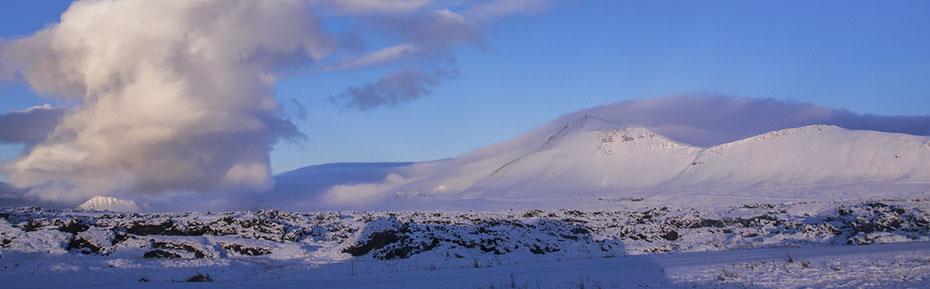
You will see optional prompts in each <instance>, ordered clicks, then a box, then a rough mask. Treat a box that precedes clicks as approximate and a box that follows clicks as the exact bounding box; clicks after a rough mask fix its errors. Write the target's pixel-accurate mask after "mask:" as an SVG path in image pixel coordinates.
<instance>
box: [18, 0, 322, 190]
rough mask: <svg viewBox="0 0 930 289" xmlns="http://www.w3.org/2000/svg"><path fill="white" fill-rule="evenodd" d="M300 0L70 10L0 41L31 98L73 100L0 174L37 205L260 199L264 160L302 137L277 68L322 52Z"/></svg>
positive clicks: (81, 5) (162, 0) (95, 5)
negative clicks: (196, 196)
mask: <svg viewBox="0 0 930 289" xmlns="http://www.w3.org/2000/svg"><path fill="white" fill-rule="evenodd" d="M329 43H330V41H329V39H328V38H327V37H326V34H325V33H324V32H323V31H322V29H321V28H320V25H319V23H318V22H317V20H316V19H315V17H314V15H313V13H311V12H310V11H309V8H308V7H306V3H304V2H302V1H288V0H275V1H252V0H199V1H190V0H159V1H148V0H129V1H80V2H76V3H74V4H73V5H72V6H71V7H70V8H69V9H68V10H67V11H66V12H65V13H64V14H62V16H61V21H60V23H58V24H55V25H52V26H49V27H47V28H46V29H44V30H41V31H39V32H37V33H36V34H34V35H31V36H29V37H26V38H23V39H19V40H15V41H12V42H10V43H8V44H6V45H4V46H3V49H2V56H3V61H4V62H5V63H6V64H7V65H11V66H13V67H14V69H16V70H17V71H18V72H19V74H21V75H22V77H23V78H24V80H25V81H27V82H28V83H29V84H30V85H31V86H32V87H33V89H34V90H36V91H37V92H40V93H43V94H48V95H55V96H58V97H61V98H65V99H67V100H68V101H70V102H71V103H75V104H76V105H75V107H73V108H72V109H71V110H70V111H69V112H67V113H65V114H64V115H63V116H62V117H61V120H60V123H59V124H58V125H57V126H56V127H55V128H54V129H53V130H52V131H51V132H50V133H49V134H48V135H47V137H45V139H44V140H42V141H41V142H38V143H36V144H35V145H33V146H32V147H31V148H30V151H29V152H28V153H27V154H26V155H24V156H22V157H21V158H19V159H16V160H13V161H11V162H8V163H6V164H4V166H3V168H2V170H3V172H4V173H5V174H7V175H8V176H9V181H10V183H12V184H13V185H15V186H18V187H29V188H31V190H30V191H29V193H28V194H29V195H31V197H34V198H38V199H43V200H55V201H64V202H76V201H83V200H85V199H87V198H88V197H90V196H93V195H99V194H123V195H125V194H139V193H156V192H165V191H201V192H211V191H221V190H230V189H233V190H263V189H267V188H268V187H269V186H270V185H271V183H270V178H269V175H270V169H269V160H268V151H269V148H270V146H271V145H272V144H274V143H275V142H276V141H278V140H280V139H282V138H287V137H294V136H299V135H300V133H299V132H298V131H297V129H296V128H295V126H294V125H293V124H292V123H290V122H289V121H288V120H286V119H283V118H281V117H279V116H278V111H279V107H278V104H277V102H276V101H275V98H274V95H273V84H274V81H275V73H276V72H280V71H281V70H282V69H287V68H288V67H292V66H294V65H304V64H307V63H308V62H310V61H313V60H314V59H319V58H321V57H323V56H324V55H325V54H326V53H327V52H328V51H329V49H328V48H329Z"/></svg>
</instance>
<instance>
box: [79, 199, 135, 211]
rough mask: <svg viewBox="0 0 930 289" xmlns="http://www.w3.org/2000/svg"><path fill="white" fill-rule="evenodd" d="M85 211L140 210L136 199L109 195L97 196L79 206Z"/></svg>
mask: <svg viewBox="0 0 930 289" xmlns="http://www.w3.org/2000/svg"><path fill="white" fill-rule="evenodd" d="M77 209H78V210H85V211H114V212H138V211H139V205H137V204H136V202H134V201H130V200H123V199H118V198H114V197H107V196H95V197H93V198H90V200H87V201H86V202H84V203H83V204H81V205H79V206H78V207H77Z"/></svg>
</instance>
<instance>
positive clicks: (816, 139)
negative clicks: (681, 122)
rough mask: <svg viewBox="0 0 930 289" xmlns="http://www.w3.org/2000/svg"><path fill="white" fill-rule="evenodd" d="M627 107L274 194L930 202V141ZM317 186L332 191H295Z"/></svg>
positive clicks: (340, 200) (467, 201) (390, 201)
mask: <svg viewBox="0 0 930 289" xmlns="http://www.w3.org/2000/svg"><path fill="white" fill-rule="evenodd" d="M621 108H623V107H622V106H621V107H619V108H618V106H617V105H606V106H601V107H596V108H592V109H588V110H582V111H578V112H573V113H570V114H567V115H564V116H562V117H559V118H557V119H555V120H553V121H550V122H548V123H546V124H544V125H542V126H540V127H538V128H536V129H533V130H531V131H529V132H527V133H525V134H523V135H520V136H518V137H516V138H513V139H511V140H508V141H504V142H501V143H497V144H493V145H490V146H487V147H484V148H481V149H478V150H475V151H472V152H469V153H466V154H463V155H461V156H458V157H455V158H451V159H445V160H439V161H432V162H422V163H414V164H409V165H406V164H396V165H391V166H384V167H378V168H376V169H375V170H372V169H371V168H361V171H358V172H357V174H358V176H365V177H364V178H356V179H355V181H351V182H338V181H336V182H333V181H332V180H333V178H332V177H327V176H326V175H320V174H312V173H310V174H301V175H300V176H299V177H295V176H296V175H292V176H288V177H286V178H285V177H282V176H279V177H278V186H279V188H286V189H282V190H279V189H276V191H286V195H290V196H294V195H297V196H299V197H297V199H302V201H300V202H286V206H284V208H293V209H301V208H310V209H506V208H558V207H562V208H569V207H573V208H598V207H607V206H617V205H621V206H649V205H656V204H659V203H661V204H675V203H677V204H684V205H708V206H716V205H720V204H727V203H733V202H757V201H760V200H769V201H772V200H774V201H793V200H824V199H837V198H840V199H847V198H861V197H915V196H918V197H926V196H927V194H928V192H930V137H928V136H919V135H909V134H901V133H889V132H878V131H868V130H848V129H844V128H840V127H837V126H832V125H807V126H800V127H794V128H783V129H780V130H774V131H770V132H762V133H761V134H757V135H746V131H740V130H736V129H726V128H721V129H720V130H719V131H714V130H707V127H698V126H693V127H672V126H669V125H666V122H662V121H659V120H660V117H657V116H651V117H650V118H651V119H652V123H654V124H656V125H632V124H631V123H629V122H624V120H627V119H629V118H630V116H625V115H623V114H622V113H621V112H629V109H626V110H624V109H621ZM634 123H635V122H634ZM736 126H746V127H748V126H753V125H745V124H738V125H736ZM769 126H770V125H768V124H766V125H757V126H755V127H759V128H761V127H769ZM658 131H663V132H673V135H675V137H673V138H672V137H665V136H663V135H662V134H661V133H658ZM682 131H686V133H682ZM748 131H754V130H748ZM704 133H706V134H707V136H703V135H702V134H704ZM723 134H725V135H723ZM742 135H745V137H743V138H741V139H737V140H735V141H726V142H720V140H726V139H731V138H733V137H734V136H742ZM709 140H715V141H709ZM690 143H712V144H713V145H711V146H708V147H701V146H695V145H690ZM351 170H352V169H351V168H349V169H347V170H345V172H350V171H351ZM314 178H316V179H318V180H319V179H322V180H324V181H323V182H327V185H326V186H324V187H323V188H320V187H314V186H309V187H308V186H303V187H301V186H294V185H292V183H293V182H294V181H297V180H303V182H304V183H306V182H307V180H308V179H314ZM337 179H338V178H337ZM294 188H297V189H294ZM291 199H294V198H291ZM644 199H645V201H642V200H644ZM640 201H642V202H640ZM298 203H299V204H303V205H297V204H298ZM288 205H291V207H288ZM295 206H296V207H295Z"/></svg>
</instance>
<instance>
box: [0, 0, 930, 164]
mask: <svg viewBox="0 0 930 289" xmlns="http://www.w3.org/2000/svg"><path fill="white" fill-rule="evenodd" d="M67 5H68V1H5V2H3V3H2V4H0V8H2V9H0V38H5V39H9V38H14V37H15V36H25V35H29V34H31V33H33V32H35V31H37V30H38V29H41V28H42V27H43V26H44V25H46V24H48V23H53V22H56V21H57V19H58V15H60V13H61V12H63V11H64V10H65V9H66V8H67ZM927 15H930V2H927V1H893V2H890V1H883V2H878V1H770V2H762V1H569V2H557V3H556V4H554V5H549V7H548V8H546V9H544V10H542V11H539V12H537V13H533V14H529V15H518V16H514V17H508V18H506V19H503V20H501V21H498V22H496V23H494V24H492V25H489V26H488V27H485V28H484V29H483V37H484V39H483V41H482V43H481V44H470V45H461V46H457V47H455V48H453V49H451V50H450V51H449V52H448V53H449V56H451V57H454V59H455V60H454V67H455V69H457V70H458V72H459V76H458V77H454V78H451V79H447V80H445V81H443V82H441V83H440V84H438V85H437V86H435V87H431V93H430V94H429V95H428V96H425V97H421V98H418V99H415V100H413V101H411V102H408V103H402V104H399V105H396V106H382V107H376V108H373V109H368V110H358V109H352V108H346V107H344V106H340V105H338V104H336V103H333V102H332V101H330V97H331V96H333V95H338V94H340V93H342V92H343V91H345V90H346V88H347V87H350V86H358V85H362V84H365V83H369V82H374V81H377V80H378V79H379V78H381V77H382V76H384V74H386V73H388V72H390V71H391V70H392V69H394V68H396V67H394V66H391V65H386V66H378V67H370V68H364V69H355V70H341V71H331V72H306V73H297V74H293V75H290V76H288V77H287V78H284V79H282V80H281V81H280V82H278V84H277V86H276V93H277V95H276V97H277V98H278V99H279V100H280V101H281V102H282V103H288V102H289V101H291V99H294V100H297V101H298V102H300V103H302V104H303V105H304V106H306V109H307V117H306V118H304V119H293V122H294V123H295V124H296V125H297V127H298V128H299V129H300V130H301V131H302V132H303V133H304V134H305V135H306V136H307V138H306V140H304V141H297V142H292V141H285V142H281V143H278V144H277V145H276V146H275V147H274V149H273V151H272V152H271V158H272V168H273V169H274V171H275V172H282V171H286V170H290V169H294V168H298V167H302V166H305V165H310V164H319V163H328V162H355V161H420V160H432V159H439V158H447V157H452V156H455V155H457V154H460V153H464V152H467V151H469V150H472V149H475V148H478V147H481V146H484V145H488V144H491V143H495V142H498V141H502V140H506V139H509V138H511V137H514V136H516V135H518V134H520V133H522V132H525V131H527V130H529V129H531V128H533V127H535V126H537V125H539V124H542V123H543V122H545V121H547V120H550V119H553V118H555V117H557V116H559V115H561V114H564V113H568V112H571V111H574V110H577V109H582V108H587V107H592V106H596V105H600V104H606V103H612V102H616V101H623V100H631V99H640V98H652V97H659V96H664V95H669V94H688V93H711V94H723V95H729V96H737V97H752V98H774V99H779V100H787V101H797V102H811V103H815V104H818V105H823V106H829V107H835V108H843V109H848V110H851V111H853V112H857V113H870V114H883V115H921V114H928V110H930V81H927V80H928V79H930V17H927ZM324 16H325V15H324ZM322 21H323V23H324V26H325V27H327V29H332V30H339V29H343V28H344V27H345V26H347V25H348V26H351V25H352V24H351V23H346V22H345V21H346V20H344V19H337V18H326V17H324V18H323V19H322ZM373 42H375V43H377V42H378V40H373ZM0 98H2V99H3V101H2V102H0V113H6V112H10V111H14V110H22V109H25V108H28V107H30V106H33V105H41V104H45V103H51V104H53V105H63V104H62V103H59V102H56V101H54V100H50V99H46V98H41V97H38V96H36V95H35V94H34V93H32V92H31V91H30V89H29V88H28V86H26V85H23V84H17V83H12V84H9V83H8V84H5V85H4V86H2V88H0ZM17 153H18V146H16V145H2V146H0V159H10V158H13V157H15V156H16V155H17Z"/></svg>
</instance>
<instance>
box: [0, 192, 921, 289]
mask: <svg viewBox="0 0 930 289" xmlns="http://www.w3.org/2000/svg"><path fill="white" fill-rule="evenodd" d="M928 241H930V200H928V199H873V200H860V201H816V202H792V203H777V204H768V203H758V204H749V205H741V206H732V207H722V206H718V207H680V208H668V207H652V208H640V209H634V210H625V209H624V210H564V209H563V210H521V211H514V210H506V211H489V212H472V211H463V212H448V211H397V212H318V213H290V212H283V211H275V210H265V211H257V212H248V211H243V212H221V213H214V212H199V213H115V212H89V211H70V210H64V211H59V210H43V209H38V208H7V209H2V210H0V266H2V269H0V280H3V287H4V288H48V287H53V286H62V285H67V286H68V287H72V288H78V287H114V288H115V287H129V286H143V287H145V286H148V287H153V288H163V287H191V286H196V287H224V288H249V287H256V286H258V287H276V288H278V287H280V288H287V287H291V288H296V287H306V286H308V285H309V284H313V287H320V288H324V287H325V288H411V287H426V288H509V287H516V288H628V287H651V288H656V287H686V288H692V287H699V288H705V287H725V288H726V287H735V288H744V287H750V288H767V287H773V288H774V287H777V288H785V287H805V286H811V287H830V286H833V287H876V288H887V287H926V286H927V285H928V281H926V280H928V278H930V250H928V249H930V243H928ZM880 243H889V244H885V245H881V244H880ZM196 281H207V282H196Z"/></svg>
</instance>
